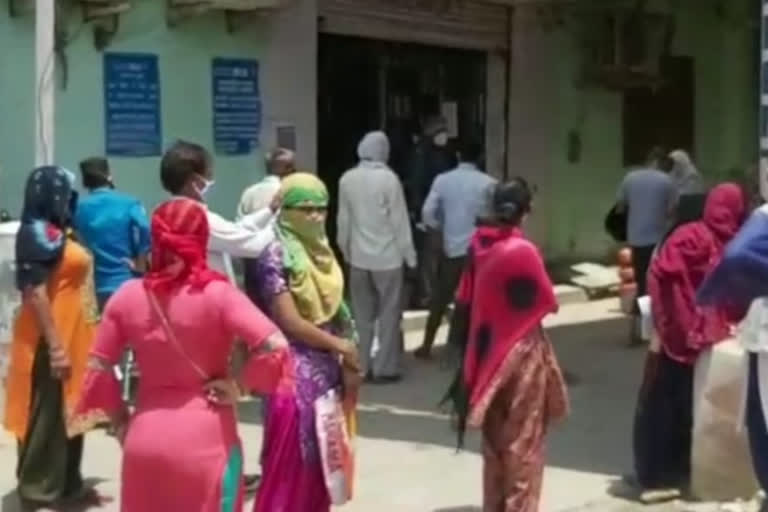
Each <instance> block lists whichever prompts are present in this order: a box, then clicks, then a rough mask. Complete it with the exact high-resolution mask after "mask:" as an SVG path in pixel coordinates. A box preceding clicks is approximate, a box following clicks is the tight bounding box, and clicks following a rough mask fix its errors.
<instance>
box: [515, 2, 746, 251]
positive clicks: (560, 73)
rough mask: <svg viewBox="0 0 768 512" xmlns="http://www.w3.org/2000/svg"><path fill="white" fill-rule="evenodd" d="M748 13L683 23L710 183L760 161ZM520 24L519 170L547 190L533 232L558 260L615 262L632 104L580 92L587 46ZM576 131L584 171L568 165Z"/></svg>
mask: <svg viewBox="0 0 768 512" xmlns="http://www.w3.org/2000/svg"><path fill="white" fill-rule="evenodd" d="M729 3H731V2H729ZM739 6H741V7H739ZM748 6H749V3H748V1H747V0H734V1H733V2H732V3H731V5H730V12H729V18H728V19H727V20H723V19H721V18H719V17H718V16H717V15H716V14H715V11H714V9H712V8H707V7H705V6H701V5H698V4H695V3H693V2H691V3H689V4H688V5H687V6H686V7H685V8H683V9H681V10H679V11H678V15H677V19H678V31H677V35H676V38H675V41H674V48H673V54H675V55H690V56H692V57H694V59H695V73H696V76H695V80H696V91H695V99H694V100H695V120H694V124H695V156H696V159H697V162H698V164H699V166H700V168H701V169H702V171H703V172H704V173H705V175H706V176H707V178H708V179H709V180H710V181H716V180H717V179H718V177H719V176H723V175H724V174H725V172H726V170H728V169H729V168H731V167H736V166H738V167H747V166H748V165H749V164H750V162H752V161H753V160H754V159H755V157H754V155H755V154H756V143H757V109H756V94H757V93H756V90H757V76H756V74H755V73H754V72H753V69H754V68H755V67H756V65H757V61H756V54H755V53H754V51H753V47H754V45H755V43H756V40H755V39H754V38H755V37H756V32H755V31H754V30H753V28H752V27H751V26H750V24H749V19H748V17H747V12H746V9H747V8H748ZM514 26H515V33H514V35H513V43H514V44H513V57H512V66H513V67H512V84H511V91H510V94H511V98H512V112H511V119H510V125H511V129H510V138H509V144H510V155H509V165H510V169H511V172H512V174H513V175H514V174H520V175H523V176H526V177H528V178H529V179H530V180H531V181H533V182H535V183H536V184H537V185H538V187H539V190H540V192H539V194H538V196H537V198H536V203H535V211H534V217H533V218H532V219H531V224H530V226H529V231H530V232H531V234H532V236H533V237H534V238H535V239H536V240H537V241H539V242H540V243H541V244H542V246H543V247H544V249H545V251H546V253H547V256H548V257H549V258H551V259H577V258H581V257H592V258H594V257H602V256H605V255H607V254H609V252H610V250H611V248H612V247H613V244H612V242H611V241H610V240H609V238H608V237H607V236H606V235H605V234H604V233H603V229H602V223H603V217H604V215H605V213H606V212H607V210H608V208H610V206H611V204H612V203H613V201H614V198H615V193H616V188H617V185H618V183H619V182H620V181H621V179H622V177H623V174H624V169H623V168H622V160H623V155H622V145H623V138H622V137H623V135H622V96H621V94H619V93H616V92H611V91H607V90H602V89H597V88H589V89H584V88H580V87H578V86H577V85H576V83H577V81H576V77H577V76H578V66H579V61H578V58H579V55H578V53H577V52H578V45H577V44H576V41H575V40H574V39H573V36H571V35H570V34H569V33H568V32H566V31H563V30H548V29H546V28H542V26H541V23H540V21H539V19H538V17H537V16H536V15H535V12H533V11H532V10H531V9H527V8H518V9H516V19H515V25H514ZM572 130H574V131H576V132H578V133H579V134H580V136H581V141H582V151H581V158H580V159H579V161H578V162H577V163H570V162H568V159H567V148H568V135H569V132H571V131H572Z"/></svg>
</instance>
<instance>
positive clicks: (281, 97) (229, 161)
mask: <svg viewBox="0 0 768 512" xmlns="http://www.w3.org/2000/svg"><path fill="white" fill-rule="evenodd" d="M17 1H18V2H20V3H23V0H17ZM73 3H76V2H74V1H73ZM123 3H125V4H130V9H129V10H127V11H125V12H123V13H122V14H120V16H119V29H118V30H117V31H116V33H115V34H114V36H113V37H112V39H111V41H110V42H109V44H108V46H106V48H103V49H101V50H98V49H96V48H95V47H94V42H93V36H92V34H91V26H90V24H88V23H86V24H85V25H83V21H82V19H81V17H80V16H79V14H78V12H79V11H78V10H77V9H75V8H73V10H72V12H69V13H68V14H66V13H65V14H66V15H62V16H61V20H60V24H61V25H64V26H65V30H63V31H62V33H63V34H64V35H65V37H64V41H65V43H64V44H62V45H61V46H62V48H61V51H60V52H58V56H57V57H56V62H57V68H58V70H57V80H58V81H59V83H58V87H57V91H56V95H57V96H56V120H57V121H56V140H55V147H56V151H55V154H56V161H57V162H59V163H60V164H62V165H65V166H68V167H71V168H74V167H76V164H77V162H78V161H79V160H80V159H81V158H83V157H86V156H90V155H100V154H104V153H105V151H106V143H105V140H106V137H105V131H106V129H107V128H106V126H105V124H106V121H105V119H106V116H107V113H106V112H105V100H104V97H105V76H104V75H105V71H104V57H103V53H104V52H108V53H117V54H119V53H143V54H151V55H155V56H156V57H157V63H158V71H159V85H160V97H161V98H160V114H159V115H160V124H161V126H162V137H161V140H162V145H163V146H167V145H168V144H170V143H171V142H172V141H173V140H175V139H179V138H183V139H190V140H194V141H197V142H200V143H202V144H204V145H206V146H209V147H213V145H214V138H215V134H214V108H213V105H212V103H213V91H212V87H213V86H212V71H211V66H212V61H213V59H217V58H225V59H250V60H254V61H257V62H258V63H259V67H258V79H259V98H260V105H261V107H260V108H261V111H260V122H259V130H260V137H259V143H258V145H257V146H256V147H255V149H254V151H252V152H248V153H247V154H238V155H227V154H223V155H216V160H215V168H216V173H217V185H216V188H215V189H214V191H213V192H212V196H211V201H212V204H213V207H214V208H216V209H217V210H218V211H221V212H222V213H232V214H234V210H235V207H236V203H237V198H238V197H239V194H240V191H241V190H242V189H243V188H244V187H245V186H247V185H248V184H250V183H252V182H253V181H254V180H256V179H258V178H259V177H260V176H261V175H262V174H263V171H264V169H263V162H262V158H261V153H262V150H263V149H265V148H269V147H271V146H272V145H273V144H275V143H276V142H277V141H278V139H281V140H283V141H284V140H288V141H290V143H291V144H294V145H295V148H296V151H297V155H298V161H299V165H300V166H301V167H302V168H305V169H307V170H311V171H316V172H318V173H319V174H320V175H321V176H322V177H324V178H325V179H326V180H327V181H328V182H329V185H330V186H331V188H332V189H333V188H334V186H335V183H334V182H335V180H336V177H337V176H338V175H340V173H341V172H343V170H344V169H345V168H346V167H347V166H348V165H351V164H352V163H353V161H354V145H355V143H356V140H357V139H359V137H361V136H362V135H363V133H362V132H364V131H365V130H368V129H375V128H385V129H387V131H388V132H390V135H391V136H392V138H393V139H395V140H396V141H398V143H399V144H402V145H403V146H404V147H405V146H407V145H408V144H409V143H411V142H412V136H413V135H415V134H417V133H418V132H419V129H420V124H419V123H420V121H422V120H423V118H424V117H426V116H427V115H430V114H442V115H444V116H446V117H447V118H448V119H449V124H450V125H451V129H452V131H453V132H454V135H456V136H458V137H481V138H482V139H483V140H484V141H485V144H486V167H487V169H488V171H489V172H490V173H491V174H493V175H495V176H497V177H499V178H503V177H504V176H514V175H522V176H525V177H526V178H528V179H529V180H530V181H531V182H533V183H534V184H536V186H537V188H538V193H537V196H536V203H535V214H534V216H533V218H532V220H531V224H530V226H529V230H530V232H531V234H532V236H533V237H534V238H536V239H537V240H538V241H539V242H540V243H541V244H542V245H543V247H544V248H545V251H546V253H547V255H548V257H550V258H552V259H575V258H580V257H601V256H604V255H606V254H608V252H609V250H610V249H611V246H612V244H611V242H610V241H609V240H608V238H607V236H606V235H605V234H604V233H603V230H602V218H603V215H604V214H605V212H606V211H607V210H608V208H609V207H610V206H611V204H612V202H613V200H614V196H615V192H616V187H617V185H618V183H619V181H620V180H621V178H622V176H623V173H624V172H625V169H626V166H627V165H628V164H631V163H639V162H635V161H634V160H636V159H637V154H638V151H639V148H643V147H644V146H645V145H650V144H652V143H653V144H656V143H658V144H664V145H667V146H670V147H671V146H677V145H680V146H683V147H685V148H686V149H688V150H690V151H691V153H692V154H693V156H694V158H695V159H696V161H697V163H698V164H699V167H700V168H701V169H702V171H703V172H704V174H705V175H706V176H707V178H709V179H710V180H711V181H714V180H717V179H719V178H721V177H723V176H724V175H725V174H726V173H727V172H728V171H729V170H731V169H733V168H739V169H743V168H746V167H748V166H749V165H750V164H751V163H752V162H754V160H755V159H756V154H757V130H758V115H757V108H756V104H757V103H756V102H757V90H758V82H759V73H758V65H757V62H758V57H757V55H758V50H757V48H758V42H759V35H758V34H759V31H758V23H757V20H758V19H759V7H756V6H755V5H752V4H755V3H756V2H752V1H750V0H729V1H728V2H703V3H702V2H698V1H696V0H685V1H681V2H674V3H671V2H666V1H664V2H656V3H654V2H652V1H649V2H647V3H646V4H647V5H646V7H645V9H644V13H643V14H644V15H660V16H662V18H663V20H664V23H666V24H665V25H664V26H665V27H666V28H665V32H664V37H663V45H664V48H663V51H661V50H659V49H658V48H651V46H652V45H651V43H650V42H648V41H647V40H650V39H653V38H654V37H658V36H657V35H653V36H652V35H650V33H648V34H646V33H644V32H642V31H641V32H637V31H635V32H630V31H629V29H627V30H626V32H627V35H624V36H623V37H616V38H615V40H610V38H606V37H603V38H602V39H601V40H600V41H599V42H597V43H596V42H595V41H594V40H593V38H591V34H592V33H605V32H606V31H607V32H610V31H611V30H613V31H615V32H616V33H622V34H623V32H625V28H626V26H627V25H630V22H629V21H627V20H634V19H635V18H632V11H631V9H632V6H633V5H635V4H636V2H627V3H626V5H625V4H624V3H623V2H621V1H620V0H616V1H613V2H606V1H600V0H579V1H570V2H549V1H546V0H541V1H539V0H291V1H284V2H283V3H282V5H281V6H279V7H278V8H274V9H262V10H260V11H259V14H258V15H256V16H236V17H231V19H230V17H229V16H226V15H225V14H224V13H223V11H208V12H204V13H201V14H199V15H197V16H191V17H189V18H188V19H184V20H183V21H181V22H179V23H177V24H175V25H174V26H169V25H168V23H167V4H166V2H161V1H158V0H131V1H130V2H123ZM75 7H76V6H75ZM613 12H623V13H629V14H628V15H622V16H624V17H620V18H615V17H614V18H615V19H614V24H613V25H610V23H609V24H608V25H606V24H605V23H604V22H605V21H606V20H607V19H612V14H611V13H613ZM227 19H229V21H230V23H229V24H228V23H227ZM616 19H621V20H624V21H621V22H617V21H615V20H616ZM33 25H34V16H30V15H28V14H20V15H18V16H11V15H10V14H9V13H8V12H6V11H4V10H3V11H0V48H2V51H0V112H2V117H0V208H7V209H8V210H10V211H11V212H12V213H15V212H18V210H19V208H20V206H21V193H20V191H21V190H22V186H23V181H24V179H25V177H26V174H27V173H28V171H29V170H30V169H31V167H32V165H33V160H34V140H35V137H34V135H35V134H34V112H35V102H36V101H37V95H36V87H35V83H34V69H35V68H34V66H35V64H34V26H33ZM611 26H612V27H613V28H610V27H611ZM649 26H650V24H649ZM606 27H609V28H606ZM627 41H630V42H631V41H636V42H637V41H642V42H643V43H642V45H641V46H643V51H644V52H645V53H647V54H648V55H650V56H651V57H652V58H653V59H652V60H655V61H656V62H658V61H660V59H661V58H662V56H663V58H664V62H666V63H667V64H666V65H665V66H662V68H663V69H662V68H660V69H655V68H654V69H653V72H652V73H651V72H648V73H645V75H648V76H645V75H644V77H643V79H641V80H637V79H636V78H637V77H634V75H633V76H629V77H628V76H625V75H626V73H624V74H622V72H621V71H622V70H618V71H616V70H614V71H615V72H609V73H607V74H606V73H603V75H604V76H598V77H595V76H587V75H589V73H587V70H588V68H589V69H592V67H594V66H592V67H590V66H588V65H587V64H589V63H590V62H592V61H595V62H598V61H599V62H600V63H602V65H603V67H605V64H606V61H605V59H604V58H603V57H604V56H605V54H610V53H611V51H609V50H606V49H605V48H602V49H601V50H600V51H599V52H597V53H599V54H600V55H599V56H596V55H593V53H594V50H595V48H597V47H610V46H612V45H613V44H614V43H615V45H616V48H618V49H615V52H618V53H621V52H623V51H626V50H623V49H622V48H623V46H622V45H623V44H628V43H626V42H627ZM596 45H597V46H596ZM601 58H603V60H600V59H601ZM596 59H597V60H596ZM611 59H613V60H612V63H613V64H617V63H618V64H622V62H623V61H622V62H620V61H621V59H619V58H618V57H616V55H613V56H612V57H611V56H609V57H608V60H609V61H610V60H611ZM647 60H648V59H647ZM619 67H621V66H619ZM626 67H629V66H625V68H626ZM665 70H666V71H665ZM63 71H66V73H62V72H63ZM623 71H627V70H626V69H624V70H623ZM633 73H634V72H633ZM599 74H600V73H598V75H599ZM642 74H643V73H641V75H642ZM65 75H66V76H65ZM630 75H632V73H630ZM633 80H634V81H633ZM669 84H673V85H674V87H673V86H670V85H669ZM665 91H666V92H665ZM396 149H398V148H396ZM405 151H406V149H399V152H400V153H404V152H405ZM111 160H112V164H113V168H114V172H115V175H116V181H117V182H118V185H119V186H120V188H122V189H124V190H126V191H128V192H130V193H133V194H136V195H138V196H139V197H141V198H142V199H143V200H145V201H146V203H147V204H148V205H149V206H152V205H154V204H156V203H157V202H159V201H161V200H162V199H163V198H164V197H165V194H164V192H163V191H162V190H161V187H160V185H159V178H158V167H159V157H158V156H157V155H151V156H144V157H130V156H129V157H114V158H111ZM402 160H404V158H400V159H399V160H398V167H402V166H401V164H400V161H402ZM396 170H398V172H401V173H402V172H403V170H402V169H401V168H398V169H396Z"/></svg>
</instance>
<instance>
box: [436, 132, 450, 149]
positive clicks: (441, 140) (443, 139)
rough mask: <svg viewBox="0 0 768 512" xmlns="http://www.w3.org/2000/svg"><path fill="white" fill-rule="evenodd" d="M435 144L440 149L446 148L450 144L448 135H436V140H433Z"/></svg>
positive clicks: (442, 133) (443, 133)
mask: <svg viewBox="0 0 768 512" xmlns="http://www.w3.org/2000/svg"><path fill="white" fill-rule="evenodd" d="M432 140H433V141H434V143H435V146H439V147H441V148H442V147H445V146H446V145H447V144H448V134H447V133H445V132H440V133H438V134H437V135H435V137H434V139H432Z"/></svg>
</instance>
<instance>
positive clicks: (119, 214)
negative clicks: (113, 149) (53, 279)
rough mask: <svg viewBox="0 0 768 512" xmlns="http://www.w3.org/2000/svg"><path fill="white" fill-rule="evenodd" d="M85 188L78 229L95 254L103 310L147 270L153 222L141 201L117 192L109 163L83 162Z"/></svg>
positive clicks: (102, 160)
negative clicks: (109, 301) (107, 303)
mask: <svg viewBox="0 0 768 512" xmlns="http://www.w3.org/2000/svg"><path fill="white" fill-rule="evenodd" d="M80 172H81V174H82V179H83V186H84V187H85V188H86V189H87V190H88V192H89V194H88V195H87V196H86V197H84V198H81V199H80V200H79V201H78V204H77V211H76V213H75V223H74V224H75V230H76V231H77V233H78V235H79V236H80V238H81V240H82V241H83V243H84V244H85V245H86V247H88V249H89V250H90V251H91V252H92V253H93V258H94V268H95V282H96V283H95V284H96V297H97V299H98V302H99V308H103V307H104V305H105V304H106V302H107V300H108V299H109V297H110V296H111V295H112V294H113V293H114V292H115V291H116V290H117V289H118V288H119V287H120V285H122V284H123V283H124V282H125V281H127V280H129V279H131V278H132V277H134V276H135V275H136V273H140V272H142V271H144V270H146V266H147V261H148V259H147V256H148V253H149V219H148V218H147V213H146V211H145V209H144V206H143V205H142V204H141V202H140V201H139V200H138V199H136V198H135V197H131V196H129V195H126V194H123V193H121V192H118V191H116V190H115V186H114V184H113V183H112V175H111V173H110V170H109V163H108V162H107V160H106V159H104V158H89V159H87V160H84V161H82V162H81V163H80Z"/></svg>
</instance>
